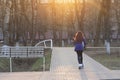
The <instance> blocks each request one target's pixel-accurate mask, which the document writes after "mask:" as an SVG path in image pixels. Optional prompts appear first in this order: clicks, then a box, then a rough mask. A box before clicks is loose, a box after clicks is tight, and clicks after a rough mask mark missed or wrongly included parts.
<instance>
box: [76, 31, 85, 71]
mask: <svg viewBox="0 0 120 80" xmlns="http://www.w3.org/2000/svg"><path fill="white" fill-rule="evenodd" d="M74 43H75V51H76V53H77V58H78V63H79V69H81V68H83V56H82V53H83V50H84V48H85V45H86V42H85V37H84V35H83V33H82V32H81V31H79V32H77V33H76V34H75V36H74Z"/></svg>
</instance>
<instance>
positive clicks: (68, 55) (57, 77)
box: [0, 47, 120, 80]
mask: <svg viewBox="0 0 120 80" xmlns="http://www.w3.org/2000/svg"><path fill="white" fill-rule="evenodd" d="M102 79H111V80H115V79H120V70H109V69H107V68H105V67H104V66H102V65H101V64H99V63H98V62H96V61H94V60H93V59H92V58H90V57H88V56H87V55H86V54H84V69H81V70H79V69H78V63H77V55H76V53H75V52H74V48H73V47H62V48H61V47H54V48H53V52H52V59H51V67H50V71H46V72H13V73H0V80H102Z"/></svg>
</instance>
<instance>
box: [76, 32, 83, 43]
mask: <svg viewBox="0 0 120 80" xmlns="http://www.w3.org/2000/svg"><path fill="white" fill-rule="evenodd" d="M83 38H84V35H83V33H82V32H81V31H79V32H77V33H76V34H75V37H74V41H75V42H80V43H82V41H83Z"/></svg>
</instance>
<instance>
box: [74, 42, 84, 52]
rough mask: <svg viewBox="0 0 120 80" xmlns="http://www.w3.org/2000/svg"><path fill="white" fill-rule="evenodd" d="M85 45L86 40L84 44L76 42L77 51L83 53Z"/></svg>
mask: <svg viewBox="0 0 120 80" xmlns="http://www.w3.org/2000/svg"><path fill="white" fill-rule="evenodd" d="M85 45H86V42H85V40H83V41H82V43H80V42H75V51H83V50H84V47H85Z"/></svg>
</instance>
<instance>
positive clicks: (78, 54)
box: [76, 51, 83, 64]
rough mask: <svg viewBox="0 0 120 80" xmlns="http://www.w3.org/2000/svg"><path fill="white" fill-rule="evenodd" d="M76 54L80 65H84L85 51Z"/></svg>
mask: <svg viewBox="0 0 120 80" xmlns="http://www.w3.org/2000/svg"><path fill="white" fill-rule="evenodd" d="M76 52H77V58H78V63H79V64H83V56H82V52H83V51H76Z"/></svg>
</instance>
